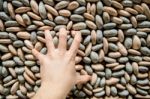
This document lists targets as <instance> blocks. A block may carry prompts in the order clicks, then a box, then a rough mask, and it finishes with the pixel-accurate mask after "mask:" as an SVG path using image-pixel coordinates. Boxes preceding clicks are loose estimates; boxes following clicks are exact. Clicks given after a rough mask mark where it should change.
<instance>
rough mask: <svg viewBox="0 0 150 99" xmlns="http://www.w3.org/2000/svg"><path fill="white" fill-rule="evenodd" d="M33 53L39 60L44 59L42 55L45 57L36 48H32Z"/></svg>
mask: <svg viewBox="0 0 150 99" xmlns="http://www.w3.org/2000/svg"><path fill="white" fill-rule="evenodd" d="M32 53H33V55H34V56H35V57H36V58H37V59H38V60H40V59H42V57H43V54H41V53H40V52H38V51H37V50H36V49H32Z"/></svg>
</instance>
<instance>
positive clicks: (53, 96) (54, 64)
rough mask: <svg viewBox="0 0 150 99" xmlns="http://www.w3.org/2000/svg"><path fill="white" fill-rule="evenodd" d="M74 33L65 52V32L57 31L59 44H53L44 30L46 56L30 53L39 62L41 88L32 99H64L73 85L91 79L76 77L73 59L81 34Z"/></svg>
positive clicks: (82, 76) (35, 51) (86, 76)
mask: <svg viewBox="0 0 150 99" xmlns="http://www.w3.org/2000/svg"><path fill="white" fill-rule="evenodd" d="M72 32H74V33H75V37H74V41H73V43H72V45H71V47H70V49H69V50H67V31H66V29H64V28H61V29H60V30H59V44H58V47H57V48H56V47H55V46H54V44H53V41H52V37H51V34H50V31H49V30H45V32H44V33H45V40H46V46H47V50H48V51H47V54H46V55H44V54H41V53H40V52H38V51H37V50H36V49H33V50H32V53H33V54H34V55H35V57H36V58H37V59H38V60H39V63H40V69H41V70H40V72H41V87H40V88H39V90H38V91H37V93H36V94H35V96H34V97H33V99H65V98H66V96H67V94H68V93H69V91H70V90H71V89H72V87H73V86H74V85H75V84H83V83H85V82H87V81H89V80H90V79H91V77H90V76H89V75H77V73H76V70H75V57H76V54H77V51H78V48H79V45H80V42H81V33H80V32H79V31H72Z"/></svg>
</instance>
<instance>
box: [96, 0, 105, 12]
mask: <svg viewBox="0 0 150 99" xmlns="http://www.w3.org/2000/svg"><path fill="white" fill-rule="evenodd" d="M96 9H97V13H98V14H99V15H101V14H102V12H103V3H102V2H101V1H99V2H97V5H96Z"/></svg>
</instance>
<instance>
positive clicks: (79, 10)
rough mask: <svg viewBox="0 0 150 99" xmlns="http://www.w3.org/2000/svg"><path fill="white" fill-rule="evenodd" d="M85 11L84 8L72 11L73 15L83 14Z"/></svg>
mask: <svg viewBox="0 0 150 99" xmlns="http://www.w3.org/2000/svg"><path fill="white" fill-rule="evenodd" d="M85 11H86V8H85V7H84V6H82V7H79V8H77V9H75V10H74V13H75V14H83V13H84V12H85Z"/></svg>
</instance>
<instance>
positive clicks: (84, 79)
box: [76, 75, 91, 84]
mask: <svg viewBox="0 0 150 99" xmlns="http://www.w3.org/2000/svg"><path fill="white" fill-rule="evenodd" d="M90 79H91V76H89V75H78V76H77V80H76V84H85V83H86V82H88V81H89V80H90Z"/></svg>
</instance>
